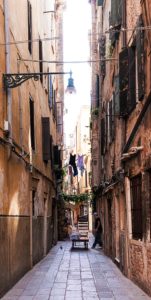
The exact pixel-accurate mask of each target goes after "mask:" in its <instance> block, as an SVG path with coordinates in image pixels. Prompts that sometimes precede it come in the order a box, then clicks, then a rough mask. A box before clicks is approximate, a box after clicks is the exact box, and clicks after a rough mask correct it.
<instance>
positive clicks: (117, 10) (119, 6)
mask: <svg viewBox="0 0 151 300" xmlns="http://www.w3.org/2000/svg"><path fill="white" fill-rule="evenodd" d="M122 15H123V0H111V13H110V18H109V20H110V26H112V27H113V31H111V32H110V40H111V44H112V45H113V46H114V45H115V42H116V40H118V38H119V29H120V27H121V25H122Z"/></svg>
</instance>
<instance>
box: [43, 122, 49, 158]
mask: <svg viewBox="0 0 151 300" xmlns="http://www.w3.org/2000/svg"><path fill="white" fill-rule="evenodd" d="M42 153H43V160H44V161H45V162H47V161H48V160H50V158H51V155H50V120H49V118H48V117H44V118H43V117H42Z"/></svg>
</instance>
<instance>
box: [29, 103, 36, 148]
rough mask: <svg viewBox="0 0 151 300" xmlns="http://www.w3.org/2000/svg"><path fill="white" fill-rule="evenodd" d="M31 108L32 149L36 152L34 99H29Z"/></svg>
mask: <svg viewBox="0 0 151 300" xmlns="http://www.w3.org/2000/svg"><path fill="white" fill-rule="evenodd" d="M29 106H30V140H31V148H32V149H33V150H35V114H34V101H33V99H32V97H30V99H29Z"/></svg>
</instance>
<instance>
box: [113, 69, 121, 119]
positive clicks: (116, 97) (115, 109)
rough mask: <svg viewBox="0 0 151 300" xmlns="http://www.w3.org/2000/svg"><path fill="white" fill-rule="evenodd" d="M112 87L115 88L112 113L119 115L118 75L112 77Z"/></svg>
mask: <svg viewBox="0 0 151 300" xmlns="http://www.w3.org/2000/svg"><path fill="white" fill-rule="evenodd" d="M114 87H115V91H114V94H113V97H114V112H115V115H119V113H120V95H119V74H118V75H116V76H115V77H114Z"/></svg>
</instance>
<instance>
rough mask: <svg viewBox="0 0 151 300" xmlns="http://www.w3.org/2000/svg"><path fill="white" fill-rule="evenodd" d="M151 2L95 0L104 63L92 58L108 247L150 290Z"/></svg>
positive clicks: (98, 200) (99, 203)
mask: <svg viewBox="0 0 151 300" xmlns="http://www.w3.org/2000/svg"><path fill="white" fill-rule="evenodd" d="M150 5H151V3H150V1H137V0H136V1H135V0H127V1H124V0H116V1H115V0H113V1H112V0H98V1H91V6H92V16H93V18H92V40H91V42H92V49H93V48H94V47H95V52H96V53H95V56H92V58H93V60H96V65H97V67H96V65H94V66H92V68H93V73H92V74H94V75H93V76H94V77H93V78H96V80H93V81H92V93H94V94H96V95H97V97H96V99H95V101H93V98H92V105H93V107H92V109H93V110H94V109H96V108H97V122H96V123H97V125H95V123H94V121H93V118H92V157H94V154H93V153H94V147H93V136H94V134H95V129H94V127H95V128H97V130H98V141H99V143H98V146H97V151H98V152H97V153H98V159H97V163H94V161H93V160H92V177H93V178H95V177H97V176H98V178H99V179H98V181H99V182H97V183H95V182H92V189H93V191H94V200H95V206H96V208H97V210H98V211H99V214H100V216H101V219H102V225H103V232H104V236H103V239H104V250H105V252H106V253H107V254H108V255H109V256H110V257H111V258H112V259H113V261H115V263H116V264H117V265H118V266H119V267H120V269H121V271H122V272H123V273H124V274H125V275H127V276H128V277H129V278H131V279H132V280H133V281H134V282H135V283H137V284H138V285H139V286H140V287H141V288H143V289H144V290H145V291H146V292H147V293H148V294H149V295H151V272H150V257H151V238H150V232H151V226H150V224H151V210H150V201H151V200H150V153H151V152H150V138H151V135H150V126H151V125H150V109H151V107H150V100H151V96H150V92H151V85H150V76H151V70H150V50H149V49H150V34H151V32H150V30H151V29H150V21H151V20H150ZM93 28H94V29H93ZM96 37H97V38H96ZM91 53H93V51H91ZM97 99H98V101H97ZM94 106H95V107H94ZM92 112H93V111H92ZM95 164H97V165H98V168H97V169H94V166H93V165H95ZM93 173H94V175H93Z"/></svg>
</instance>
